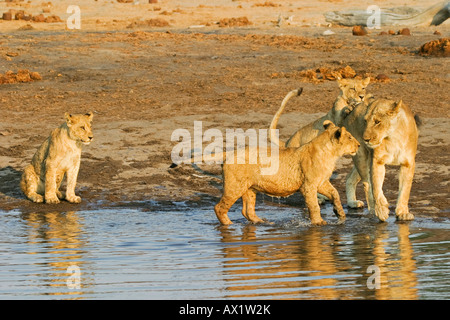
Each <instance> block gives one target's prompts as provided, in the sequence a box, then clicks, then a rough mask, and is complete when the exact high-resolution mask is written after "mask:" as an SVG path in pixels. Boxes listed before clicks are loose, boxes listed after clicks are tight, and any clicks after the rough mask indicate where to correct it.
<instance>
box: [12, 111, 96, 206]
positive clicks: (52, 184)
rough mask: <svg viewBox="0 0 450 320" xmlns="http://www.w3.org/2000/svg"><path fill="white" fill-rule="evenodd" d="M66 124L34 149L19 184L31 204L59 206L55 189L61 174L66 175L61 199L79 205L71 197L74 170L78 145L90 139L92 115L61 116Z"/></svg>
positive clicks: (73, 184) (77, 161)
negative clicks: (41, 203)
mask: <svg viewBox="0 0 450 320" xmlns="http://www.w3.org/2000/svg"><path fill="white" fill-rule="evenodd" d="M64 117H65V120H66V122H64V123H63V124H62V125H61V126H60V127H59V128H56V129H54V130H53V131H52V133H51V134H50V136H49V137H48V138H47V140H45V141H44V143H43V144H42V145H41V146H40V147H39V148H38V150H37V151H36V153H35V154H34V156H33V159H32V160H31V164H30V165H28V166H27V167H26V168H25V170H24V172H23V174H22V179H21V181H20V188H21V189H22V191H23V193H24V194H25V196H26V197H27V198H28V199H30V200H31V201H33V202H43V201H44V198H45V202H46V203H59V199H62V198H63V195H62V193H61V192H60V191H59V190H58V189H59V186H60V185H61V182H62V180H63V178H64V175H67V189H66V194H65V199H66V200H67V201H69V202H72V203H79V202H81V198H80V197H79V196H76V195H75V185H76V183H77V176H78V170H79V168H80V158H81V146H82V145H83V144H85V145H88V144H90V143H91V141H92V139H93V134H92V129H91V122H92V118H93V113H92V112H89V113H86V114H74V115H71V114H69V113H65V115H64Z"/></svg>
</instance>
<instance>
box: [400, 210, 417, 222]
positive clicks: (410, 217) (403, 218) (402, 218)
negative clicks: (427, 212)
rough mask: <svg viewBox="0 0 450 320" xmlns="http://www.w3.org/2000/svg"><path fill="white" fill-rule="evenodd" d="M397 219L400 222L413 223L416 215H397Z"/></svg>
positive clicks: (406, 213) (407, 213)
mask: <svg viewBox="0 0 450 320" xmlns="http://www.w3.org/2000/svg"><path fill="white" fill-rule="evenodd" d="M396 218H397V220H398V221H411V220H414V215H413V214H412V213H409V212H405V213H397V214H396Z"/></svg>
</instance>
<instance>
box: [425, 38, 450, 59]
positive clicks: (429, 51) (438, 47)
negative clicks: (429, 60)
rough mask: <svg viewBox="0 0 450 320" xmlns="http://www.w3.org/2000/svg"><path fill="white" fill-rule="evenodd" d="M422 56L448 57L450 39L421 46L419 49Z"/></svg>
mask: <svg viewBox="0 0 450 320" xmlns="http://www.w3.org/2000/svg"><path fill="white" fill-rule="evenodd" d="M419 54H420V55H422V56H436V57H450V38H441V39H438V40H433V41H429V42H427V43H425V44H423V45H422V46H421V47H420V49H419Z"/></svg>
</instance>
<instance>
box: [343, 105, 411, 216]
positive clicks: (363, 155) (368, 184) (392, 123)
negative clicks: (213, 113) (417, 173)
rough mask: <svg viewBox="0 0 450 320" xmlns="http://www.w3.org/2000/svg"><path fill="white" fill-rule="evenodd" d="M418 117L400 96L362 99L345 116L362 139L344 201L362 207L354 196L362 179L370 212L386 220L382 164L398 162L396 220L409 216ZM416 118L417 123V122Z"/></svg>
mask: <svg viewBox="0 0 450 320" xmlns="http://www.w3.org/2000/svg"><path fill="white" fill-rule="evenodd" d="M418 121H419V120H418V118H417V117H415V116H414V115H413V113H412V112H411V110H410V109H409V108H408V106H406V105H405V104H404V103H403V102H402V101H401V100H400V101H398V102H395V101H393V100H387V99H375V100H374V101H373V102H371V103H370V104H369V105H367V104H364V103H361V104H359V105H357V106H356V107H355V108H354V110H353V112H352V113H350V114H349V116H348V117H347V118H346V119H345V120H344V126H345V128H347V129H348V131H350V132H351V133H352V134H353V135H354V136H355V138H356V139H358V141H359V142H360V143H361V145H362V146H361V148H359V150H358V153H357V154H356V155H355V156H354V157H353V162H354V164H355V167H354V168H353V169H352V171H351V172H350V174H349V175H348V177H347V182H346V193H347V203H348V205H349V206H350V207H362V206H363V203H362V202H361V201H357V200H356V195H355V191H356V185H357V183H358V182H359V181H360V180H361V179H362V181H363V184H364V190H365V192H366V199H367V203H368V206H369V210H370V212H371V213H375V215H376V216H377V217H378V218H379V219H380V220H381V221H385V220H386V219H387V218H388V215H389V205H388V202H387V200H386V198H385V196H384V194H383V190H382V187H383V181H384V175H385V165H399V166H400V175H399V194H398V199H397V207H396V209H395V213H396V217H397V220H412V219H414V216H413V215H412V214H411V213H410V212H409V209H408V200H409V194H410V191H411V185H412V180H413V176H414V168H415V156H416V152H417V140H418V136H419V131H418V124H417V123H418ZM416 122H417V123H416Z"/></svg>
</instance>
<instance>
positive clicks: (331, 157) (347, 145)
mask: <svg viewBox="0 0 450 320" xmlns="http://www.w3.org/2000/svg"><path fill="white" fill-rule="evenodd" d="M323 126H324V129H325V131H323V132H322V133H321V134H320V135H319V136H317V137H316V138H314V139H313V140H312V141H311V142H310V143H307V144H306V145H304V146H302V147H300V148H283V147H280V149H279V157H278V161H279V163H278V171H277V172H276V173H275V174H272V175H263V174H261V170H262V168H263V167H264V166H265V165H262V164H261V162H262V160H261V159H260V158H259V157H258V161H257V163H256V164H238V162H237V161H236V157H238V153H239V152H237V153H236V155H235V161H234V163H233V164H227V163H225V164H224V165H223V196H222V198H221V199H220V201H219V203H217V205H216V206H215V207H214V211H215V213H216V215H217V218H218V219H219V221H220V222H221V223H222V224H231V223H232V222H231V220H230V219H229V218H228V214H227V213H228V210H229V209H230V208H231V206H232V205H233V204H234V203H235V202H236V201H237V200H238V199H239V198H241V197H242V202H243V208H242V215H243V216H244V217H245V218H246V219H247V220H249V221H251V222H254V223H257V222H263V220H261V219H260V218H259V217H258V216H257V215H256V214H255V202H256V193H257V192H263V193H265V194H268V195H271V196H276V197H286V196H289V195H291V194H293V193H295V192H296V191H298V190H300V192H301V193H302V194H303V196H304V197H305V202H306V205H307V207H308V210H309V216H310V219H311V222H312V224H315V225H324V224H326V222H325V221H324V220H323V219H322V217H321V215H320V207H319V203H318V201H317V192H320V193H322V194H323V195H325V196H327V197H328V198H329V199H331V201H332V202H333V206H334V212H335V213H336V215H337V216H338V218H339V220H341V221H343V220H345V213H344V209H343V208H342V205H341V201H340V198H339V194H338V192H337V190H336V189H335V188H334V187H333V186H332V185H331V183H330V181H329V179H330V176H331V174H332V172H333V169H334V167H335V163H336V160H337V159H338V158H339V157H341V156H343V155H346V154H351V155H355V154H356V152H357V150H358V148H359V143H358V141H357V140H356V139H355V138H354V137H353V136H352V135H351V134H350V133H349V132H348V131H347V130H346V129H345V128H340V127H337V126H335V125H334V124H333V123H332V122H331V121H329V120H326V121H324V123H323ZM255 149H256V148H255ZM250 150H251V149H249V148H248V147H247V148H246V149H245V150H242V151H241V152H245V156H246V158H247V159H248V158H249V157H250V155H249V153H250V152H253V151H254V150H252V151H250ZM266 151H270V152H269V153H271V152H272V150H271V149H268V150H266ZM267 153H268V152H266V154H267ZM258 154H260V153H259V149H258Z"/></svg>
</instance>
